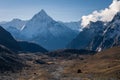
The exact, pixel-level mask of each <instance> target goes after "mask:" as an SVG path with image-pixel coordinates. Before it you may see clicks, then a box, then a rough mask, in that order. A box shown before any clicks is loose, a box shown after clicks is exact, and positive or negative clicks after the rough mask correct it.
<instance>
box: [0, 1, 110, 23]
mask: <svg viewBox="0 0 120 80" xmlns="http://www.w3.org/2000/svg"><path fill="white" fill-rule="evenodd" d="M111 3H112V0H0V21H10V20H12V19H13V18H20V19H23V20H27V19H30V18H32V16H33V15H34V14H36V13H38V12H39V11H40V10H41V9H44V10H45V11H46V12H47V13H48V14H49V15H50V16H51V17H52V18H53V19H55V20H57V21H58V20H59V21H64V22H69V21H78V20H80V19H81V16H83V15H87V14H90V13H91V12H93V11H94V10H101V9H104V8H106V7H108V6H109V5H110V4H111Z"/></svg>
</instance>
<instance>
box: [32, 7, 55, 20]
mask: <svg viewBox="0 0 120 80" xmlns="http://www.w3.org/2000/svg"><path fill="white" fill-rule="evenodd" d="M32 20H35V21H42V22H46V21H47V22H48V21H53V19H52V18H51V17H50V16H49V15H48V14H47V13H46V12H45V11H44V10H43V9H42V10H41V11H40V12H39V13H37V14H36V15H35V16H33V18H32Z"/></svg>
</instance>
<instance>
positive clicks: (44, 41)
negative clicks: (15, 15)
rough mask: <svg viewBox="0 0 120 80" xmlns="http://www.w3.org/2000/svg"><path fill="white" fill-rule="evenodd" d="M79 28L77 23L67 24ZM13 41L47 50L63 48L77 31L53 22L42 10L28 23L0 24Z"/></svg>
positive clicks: (18, 21) (16, 20)
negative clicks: (30, 43) (32, 43)
mask: <svg viewBox="0 0 120 80" xmlns="http://www.w3.org/2000/svg"><path fill="white" fill-rule="evenodd" d="M67 24H68V23H67ZM72 24H73V25H75V27H76V28H79V25H78V23H77V22H76V23H71V24H70V23H69V25H72ZM1 25H2V26H3V27H4V28H5V29H6V30H7V31H9V32H10V33H11V34H12V35H13V36H14V38H15V39H17V40H25V41H31V42H34V43H37V44H39V45H41V46H43V47H44V48H46V49H48V50H56V49H62V48H65V46H66V45H67V44H68V43H69V42H71V41H72V39H74V38H75V37H76V36H77V35H78V33H79V31H78V30H77V29H71V28H70V27H68V26H67V25H65V24H63V23H60V22H57V21H55V20H53V19H52V18H51V17H50V16H48V15H47V13H46V12H45V11H44V10H41V11H40V12H39V13H37V14H36V15H34V16H33V17H32V19H30V20H28V21H22V20H19V19H14V20H12V21H11V22H7V23H4V24H1Z"/></svg>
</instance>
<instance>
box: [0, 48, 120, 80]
mask: <svg viewBox="0 0 120 80" xmlns="http://www.w3.org/2000/svg"><path fill="white" fill-rule="evenodd" d="M71 52H72V53H70V52H69V51H65V50H63V51H55V52H51V53H46V54H42V53H34V54H33V53H28V54H24V53H21V54H19V55H18V56H19V58H20V59H22V61H23V62H22V63H24V64H25V66H23V67H22V69H21V70H15V71H4V72H1V73H0V80H120V47H114V48H111V49H108V50H105V51H103V52H100V53H97V54H92V55H90V54H82V55H81V54H80V53H79V54H78V53H77V52H73V51H71ZM59 53H63V55H65V56H62V55H60V54H59ZM73 53H74V54H73ZM81 53H82V52H81ZM68 54H69V55H68ZM16 65H17V64H16ZM16 69H17V68H16Z"/></svg>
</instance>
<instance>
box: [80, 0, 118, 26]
mask: <svg viewBox="0 0 120 80" xmlns="http://www.w3.org/2000/svg"><path fill="white" fill-rule="evenodd" d="M117 12H120V0H113V2H112V4H111V5H110V6H109V7H108V8H105V9H104V10H100V11H93V13H92V14H89V15H87V16H82V23H81V25H82V26H83V27H85V26H87V25H88V24H89V23H90V21H93V22H96V21H103V22H109V21H111V20H112V19H113V17H114V15H115V14H116V13H117Z"/></svg>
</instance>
